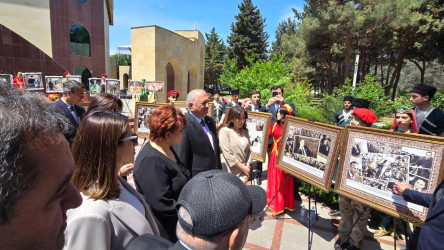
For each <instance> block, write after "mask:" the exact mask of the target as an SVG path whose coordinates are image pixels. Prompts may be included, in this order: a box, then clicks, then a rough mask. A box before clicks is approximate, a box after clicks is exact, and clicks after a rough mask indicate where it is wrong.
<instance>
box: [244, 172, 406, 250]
mask: <svg viewBox="0 0 444 250" xmlns="http://www.w3.org/2000/svg"><path fill="white" fill-rule="evenodd" d="M263 175H264V176H266V172H265V173H263ZM261 187H263V188H266V187H267V180H264V181H262V185H261ZM302 205H305V207H306V208H308V207H309V206H308V197H306V196H304V195H302V202H300V201H296V209H295V210H294V211H293V212H287V213H285V214H284V215H283V216H279V217H277V218H275V217H273V216H271V213H267V215H266V216H265V219H264V221H263V222H262V225H261V227H259V228H257V229H255V228H254V227H255V226H256V225H255V224H253V225H252V227H251V228H250V229H251V230H250V232H249V235H248V238H247V243H246V245H245V248H244V249H252V250H253V249H257V250H265V249H273V250H277V249H289V250H290V249H291V250H293V249H308V227H307V226H306V225H305V224H301V223H300V222H299V218H300V208H301V206H302ZM311 205H312V206H313V205H314V201H313V200H312V201H311ZM317 209H318V221H316V222H315V223H314V225H312V232H313V240H312V247H311V249H334V248H333V245H334V243H335V241H336V240H337V239H338V236H337V229H338V226H339V220H340V217H331V216H329V215H328V213H329V212H330V211H331V210H330V208H329V207H326V206H324V205H323V204H322V203H319V202H318V203H317ZM374 232H375V230H374V229H370V228H368V230H367V232H366V234H365V237H364V240H363V242H362V245H361V249H362V250H377V249H394V242H393V238H392V237H391V236H384V237H381V238H378V239H375V238H374V237H373V233H374ZM404 247H405V242H404V240H398V244H397V249H404Z"/></svg>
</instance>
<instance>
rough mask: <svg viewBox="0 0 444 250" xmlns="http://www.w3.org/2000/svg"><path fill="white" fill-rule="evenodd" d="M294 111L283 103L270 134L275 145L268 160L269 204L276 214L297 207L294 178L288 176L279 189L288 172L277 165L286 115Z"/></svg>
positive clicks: (272, 211)
mask: <svg viewBox="0 0 444 250" xmlns="http://www.w3.org/2000/svg"><path fill="white" fill-rule="evenodd" d="M292 113H293V109H292V108H291V107H290V105H288V104H285V105H283V106H282V107H281V108H279V109H278V111H277V113H276V122H274V123H273V124H271V126H270V133H269V136H270V137H273V146H272V148H271V153H270V159H269V160H268V173H267V180H268V182H267V204H268V208H269V209H270V210H271V213H272V214H273V215H274V216H276V215H279V214H282V213H283V212H284V211H285V209H287V210H289V211H293V210H294V208H295V204H294V195H293V194H294V190H293V185H294V184H293V178H287V181H285V184H284V186H282V188H281V189H280V190H279V187H280V186H281V184H282V183H283V182H284V180H285V177H286V176H287V174H286V173H285V172H284V171H282V170H281V169H280V168H278V167H276V159H277V154H278V152H279V146H280V144H281V137H282V131H283V129H284V122H285V117H286V116H287V115H289V114H292ZM278 190H279V191H278ZM275 195H276V196H275ZM274 196H275V197H274ZM273 197H274V199H273ZM270 202H271V203H270Z"/></svg>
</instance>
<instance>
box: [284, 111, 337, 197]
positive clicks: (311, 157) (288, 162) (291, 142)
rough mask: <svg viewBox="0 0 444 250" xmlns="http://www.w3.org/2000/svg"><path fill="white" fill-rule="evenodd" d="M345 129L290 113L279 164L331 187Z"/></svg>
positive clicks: (317, 184) (296, 173)
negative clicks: (339, 145)
mask: <svg viewBox="0 0 444 250" xmlns="http://www.w3.org/2000/svg"><path fill="white" fill-rule="evenodd" d="M342 131H343V129H342V128H340V127H336V126H332V125H328V124H324V123H319V122H311V121H307V120H304V119H300V118H296V117H289V118H288V119H287V120H286V121H285V125H284V132H283V134H282V141H281V147H280V149H279V154H278V167H280V168H282V169H283V170H285V171H289V172H290V173H292V174H293V175H294V176H296V177H297V178H299V179H301V180H303V181H305V182H308V183H310V184H311V185H314V186H316V187H318V188H320V189H322V190H328V189H329V188H330V185H331V180H332V178H333V173H334V167H335V164H336V161H337V155H338V154H339V151H338V149H337V148H338V147H337V144H338V143H340V139H341V135H342Z"/></svg>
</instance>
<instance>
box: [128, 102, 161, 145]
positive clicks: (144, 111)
mask: <svg viewBox="0 0 444 250" xmlns="http://www.w3.org/2000/svg"><path fill="white" fill-rule="evenodd" d="M162 105H165V103H149V102H136V110H135V112H134V113H135V118H134V133H136V134H137V135H139V137H140V138H150V129H149V127H148V122H147V121H149V116H150V115H151V113H152V112H153V111H154V110H155V109H156V108H157V107H159V106H162ZM146 116H148V117H146Z"/></svg>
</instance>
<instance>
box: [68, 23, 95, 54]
mask: <svg viewBox="0 0 444 250" xmlns="http://www.w3.org/2000/svg"><path fill="white" fill-rule="evenodd" d="M69 37H70V42H71V54H73V55H79V56H91V42H90V36H89V33H88V31H87V30H86V29H85V28H84V27H83V26H82V25H78V24H76V25H74V26H72V27H71V30H70V31H69Z"/></svg>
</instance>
